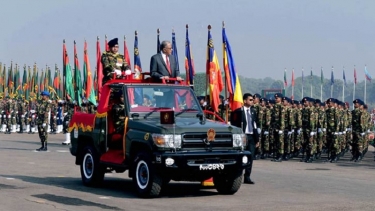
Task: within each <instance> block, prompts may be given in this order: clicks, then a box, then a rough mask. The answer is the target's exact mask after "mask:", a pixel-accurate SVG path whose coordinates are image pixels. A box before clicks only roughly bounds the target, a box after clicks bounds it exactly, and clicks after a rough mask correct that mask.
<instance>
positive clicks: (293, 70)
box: [292, 68, 294, 100]
mask: <svg viewBox="0 0 375 211" xmlns="http://www.w3.org/2000/svg"><path fill="white" fill-rule="evenodd" d="M292 71H293V72H292V74H293V82H292V98H293V99H292V100H294V68H293V70H292Z"/></svg>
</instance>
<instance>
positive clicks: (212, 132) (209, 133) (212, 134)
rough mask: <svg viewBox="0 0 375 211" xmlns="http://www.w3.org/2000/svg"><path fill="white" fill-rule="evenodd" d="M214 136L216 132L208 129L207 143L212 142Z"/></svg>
mask: <svg viewBox="0 0 375 211" xmlns="http://www.w3.org/2000/svg"><path fill="white" fill-rule="evenodd" d="M215 136H216V132H215V130H214V129H212V128H210V129H208V131H207V141H214V140H215Z"/></svg>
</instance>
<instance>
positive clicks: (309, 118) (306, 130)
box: [301, 97, 316, 163]
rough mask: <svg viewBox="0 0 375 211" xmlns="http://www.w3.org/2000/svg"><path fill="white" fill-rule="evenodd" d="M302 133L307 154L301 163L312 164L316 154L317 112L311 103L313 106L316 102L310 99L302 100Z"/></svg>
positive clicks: (303, 145) (304, 150)
mask: <svg viewBox="0 0 375 211" xmlns="http://www.w3.org/2000/svg"><path fill="white" fill-rule="evenodd" d="M302 103H303V106H304V107H303V109H302V133H303V142H302V147H303V152H306V157H305V156H304V155H302V159H301V162H307V163H311V162H312V161H313V154H314V135H315V132H314V129H315V120H316V118H315V112H314V108H313V107H311V105H310V103H311V104H313V103H314V100H313V99H311V98H309V97H304V98H303V99H302Z"/></svg>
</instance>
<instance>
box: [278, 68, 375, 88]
mask: <svg viewBox="0 0 375 211" xmlns="http://www.w3.org/2000/svg"><path fill="white" fill-rule="evenodd" d="M286 72H287V70H286V69H284V87H287V86H288V80H287V75H286ZM303 72H304V70H303V68H302V84H303V82H304V73H303ZM333 72H334V69H333V67H332V69H331V79H330V84H331V85H333V84H334V83H335V78H334V74H333ZM364 73H365V78H366V80H368V81H370V82H371V80H372V77H371V75H370V74H369V72H368V71H367V66H365V70H364ZM312 77H313V71H312V69H311V71H310V79H312ZM342 79H343V81H344V85H345V86H346V76H345V69H343V71H342ZM294 80H295V76H294V69H293V70H292V80H291V86H292V87H294V85H295V82H294ZM320 83H321V84H323V83H324V75H323V67H321V68H320ZM354 84H357V70H356V68H355V67H354Z"/></svg>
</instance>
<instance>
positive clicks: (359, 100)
mask: <svg viewBox="0 0 375 211" xmlns="http://www.w3.org/2000/svg"><path fill="white" fill-rule="evenodd" d="M353 103H354V104H356V103H358V104H359V105H364V102H363V101H362V100H361V99H355V100H354V101H353Z"/></svg>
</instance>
